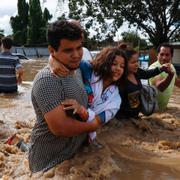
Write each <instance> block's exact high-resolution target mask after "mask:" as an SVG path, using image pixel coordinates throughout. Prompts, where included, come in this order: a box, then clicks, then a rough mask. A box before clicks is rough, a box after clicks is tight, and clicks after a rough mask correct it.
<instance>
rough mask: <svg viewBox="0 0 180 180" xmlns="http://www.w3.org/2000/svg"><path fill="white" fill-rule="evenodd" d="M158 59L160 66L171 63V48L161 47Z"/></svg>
mask: <svg viewBox="0 0 180 180" xmlns="http://www.w3.org/2000/svg"><path fill="white" fill-rule="evenodd" d="M157 59H158V60H159V62H160V64H165V63H171V59H172V54H171V50H170V48H169V47H161V49H160V51H159V53H158V55H157Z"/></svg>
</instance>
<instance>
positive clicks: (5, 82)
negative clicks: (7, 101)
mask: <svg viewBox="0 0 180 180" xmlns="http://www.w3.org/2000/svg"><path fill="white" fill-rule="evenodd" d="M20 67H22V65H21V64H20V62H19V58H18V57H17V56H14V55H12V54H11V53H10V52H2V53H0V93H1V92H5V93H6V92H9V93H11V92H16V91H17V79H16V69H18V68H20Z"/></svg>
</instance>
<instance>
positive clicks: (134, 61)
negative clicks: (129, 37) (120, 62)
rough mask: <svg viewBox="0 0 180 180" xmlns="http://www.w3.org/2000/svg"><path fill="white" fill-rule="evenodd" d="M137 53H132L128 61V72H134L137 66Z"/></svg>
mask: <svg viewBox="0 0 180 180" xmlns="http://www.w3.org/2000/svg"><path fill="white" fill-rule="evenodd" d="M138 57H139V55H138V53H136V54H134V55H132V57H131V58H130V59H129V61H128V73H136V72H137V70H138V68H139V63H138Z"/></svg>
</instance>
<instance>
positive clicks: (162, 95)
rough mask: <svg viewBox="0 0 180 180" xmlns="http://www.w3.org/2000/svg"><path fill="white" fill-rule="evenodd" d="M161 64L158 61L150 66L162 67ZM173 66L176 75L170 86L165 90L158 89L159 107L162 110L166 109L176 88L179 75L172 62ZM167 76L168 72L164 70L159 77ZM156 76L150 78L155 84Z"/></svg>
mask: <svg viewBox="0 0 180 180" xmlns="http://www.w3.org/2000/svg"><path fill="white" fill-rule="evenodd" d="M161 66H162V65H161V64H160V63H159V61H156V62H154V63H153V64H151V65H150V66H149V69H152V68H156V67H159V68H160V67H161ZM171 68H172V70H173V72H174V77H173V79H172V80H171V82H170V84H169V86H168V87H167V88H166V89H165V90H164V91H163V92H161V91H159V90H158V89H157V101H158V109H159V110H160V111H162V110H165V109H166V107H167V104H168V102H169V99H170V97H171V94H172V93H173V89H174V85H175V80H176V77H177V75H176V70H175V68H174V66H173V64H171ZM167 76H168V74H167V73H165V72H162V73H161V74H160V75H159V77H161V78H164V79H165V78H166V77H167ZM154 78H156V77H153V78H151V79H149V83H150V84H153V81H154Z"/></svg>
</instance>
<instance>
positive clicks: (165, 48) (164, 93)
mask: <svg viewBox="0 0 180 180" xmlns="http://www.w3.org/2000/svg"><path fill="white" fill-rule="evenodd" d="M157 53H158V54H157V61H156V62H154V63H153V64H151V65H150V67H149V69H153V68H157V67H158V68H161V67H162V66H163V65H164V64H165V63H169V64H170V71H168V72H163V73H161V74H159V75H157V76H154V77H153V78H151V79H149V83H150V84H151V85H153V86H155V87H156V88H157V92H158V93H157V100H158V108H159V110H160V111H163V110H165V109H166V107H167V104H168V102H169V99H170V96H171V94H172V93H173V89H174V86H175V85H176V86H177V87H180V78H178V77H177V75H176V70H175V68H174V66H173V64H172V57H173V47H172V46H171V45H170V44H167V43H163V44H161V45H160V46H159V47H158V48H157Z"/></svg>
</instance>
